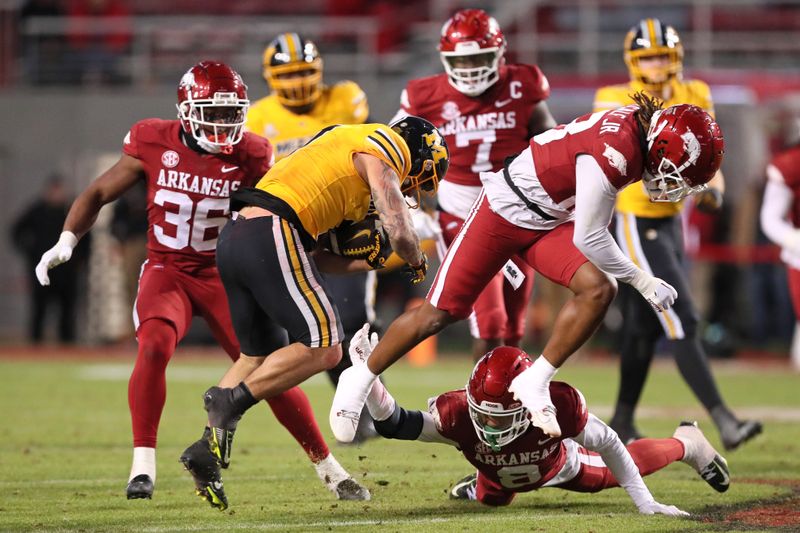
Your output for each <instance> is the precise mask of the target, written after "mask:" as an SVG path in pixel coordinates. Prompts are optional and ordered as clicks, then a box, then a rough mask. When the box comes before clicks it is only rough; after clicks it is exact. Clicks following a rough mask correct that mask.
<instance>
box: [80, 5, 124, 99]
mask: <svg viewBox="0 0 800 533" xmlns="http://www.w3.org/2000/svg"><path fill="white" fill-rule="evenodd" d="M67 27H68V29H67V40H68V42H69V45H70V48H71V53H72V56H73V63H72V66H73V68H74V69H75V73H76V75H77V78H78V79H77V81H78V82H79V83H112V84H114V83H122V82H124V81H126V77H125V76H123V75H122V74H121V73H120V71H119V68H118V67H119V59H120V57H122V56H123V55H124V54H126V53H127V52H128V49H129V47H130V43H131V40H132V34H131V15H130V10H129V9H128V6H127V4H126V3H125V1H124V0H72V2H70V5H69V10H68V11H67Z"/></svg>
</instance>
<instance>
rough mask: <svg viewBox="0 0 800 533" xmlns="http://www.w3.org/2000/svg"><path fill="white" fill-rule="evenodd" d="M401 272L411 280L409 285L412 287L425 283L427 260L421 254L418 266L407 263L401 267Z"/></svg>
mask: <svg viewBox="0 0 800 533" xmlns="http://www.w3.org/2000/svg"><path fill="white" fill-rule="evenodd" d="M403 272H405V273H406V275H407V276H408V277H409V278H411V283H413V284H414V285H416V284H417V283H421V282H423V281H425V274H427V273H428V258H427V257H425V254H422V261H420V263H419V264H418V265H412V264H411V263H409V264H407V265H406V266H404V267H403Z"/></svg>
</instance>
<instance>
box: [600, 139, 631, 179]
mask: <svg viewBox="0 0 800 533" xmlns="http://www.w3.org/2000/svg"><path fill="white" fill-rule="evenodd" d="M605 145H606V149H605V150H604V151H603V157H605V158H606V159H608V164H609V165H611V166H612V167H614V168H615V169H617V170H618V171H619V174H620V176H627V175H628V161H627V160H626V159H625V156H624V155H622V152H620V151H619V150H617V149H616V148H614V147H613V146H609V144H608V143H605Z"/></svg>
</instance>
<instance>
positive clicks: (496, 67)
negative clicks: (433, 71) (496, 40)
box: [440, 42, 505, 96]
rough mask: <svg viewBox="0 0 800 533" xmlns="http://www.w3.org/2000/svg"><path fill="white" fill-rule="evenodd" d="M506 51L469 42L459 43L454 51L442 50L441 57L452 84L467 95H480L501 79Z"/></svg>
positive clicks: (502, 48) (501, 48)
mask: <svg viewBox="0 0 800 533" xmlns="http://www.w3.org/2000/svg"><path fill="white" fill-rule="evenodd" d="M504 51H505V49H504V47H494V48H481V47H480V46H479V45H478V43H476V42H467V43H458V45H456V50H455V51H453V52H444V51H443V52H440V54H441V55H440V57H441V60H442V65H444V70H445V72H447V78H448V80H449V82H450V85H452V86H453V87H454V88H455V89H456V90H457V91H459V92H460V93H463V94H465V95H467V96H478V95H480V94H483V93H484V92H486V90H487V89H489V87H491V86H492V85H494V84H495V83H496V82H497V80H498V79H500V66H501V61H502V59H503V53H504Z"/></svg>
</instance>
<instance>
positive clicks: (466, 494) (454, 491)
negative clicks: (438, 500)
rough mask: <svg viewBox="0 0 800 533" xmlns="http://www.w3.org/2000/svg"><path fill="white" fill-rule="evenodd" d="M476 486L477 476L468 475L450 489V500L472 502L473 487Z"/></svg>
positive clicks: (473, 495) (473, 496)
mask: <svg viewBox="0 0 800 533" xmlns="http://www.w3.org/2000/svg"><path fill="white" fill-rule="evenodd" d="M477 485H478V474H477V473H475V474H470V475H468V476H467V477H464V478H462V479H460V480H459V481H458V483H456V484H455V485H453V488H451V489H450V499H451V500H474V499H475V487H476V486H477Z"/></svg>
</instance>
